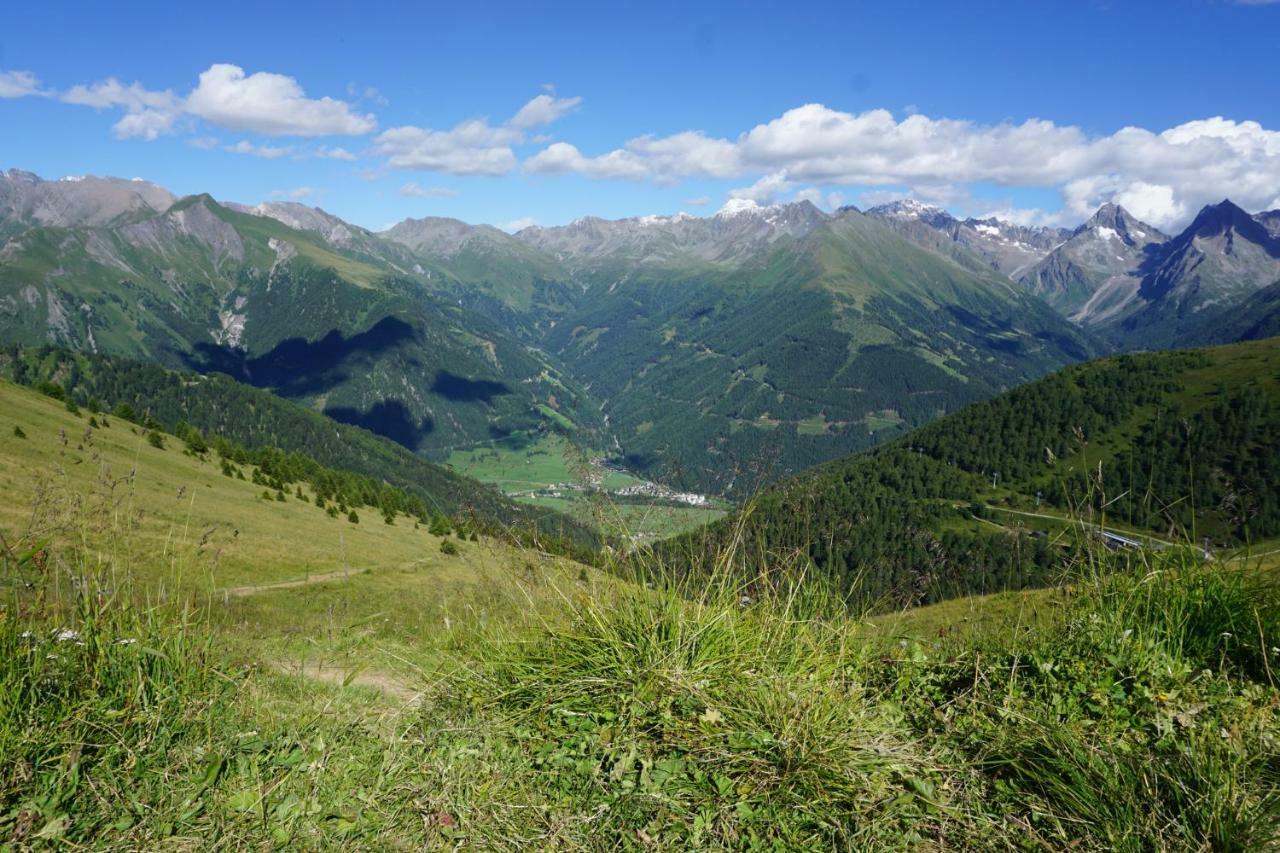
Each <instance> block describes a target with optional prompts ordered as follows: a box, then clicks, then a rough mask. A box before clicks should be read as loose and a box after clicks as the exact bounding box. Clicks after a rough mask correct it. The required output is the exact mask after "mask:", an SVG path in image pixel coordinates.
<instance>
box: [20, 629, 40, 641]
mask: <svg viewBox="0 0 1280 853" xmlns="http://www.w3.org/2000/svg"><path fill="white" fill-rule="evenodd" d="M18 636H19V637H20V638H22V639H24V640H26V641H27V642H28V643H34V642H36V635H35V634H33V633H31V632H30V631H23V632H22V633H21V634H19V635H18Z"/></svg>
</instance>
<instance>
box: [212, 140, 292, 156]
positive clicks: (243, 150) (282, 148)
mask: <svg viewBox="0 0 1280 853" xmlns="http://www.w3.org/2000/svg"><path fill="white" fill-rule="evenodd" d="M223 150H224V151H230V152H231V153H232V154H248V155H249V156H250V157H261V158H263V159H264V160H278V159H280V158H281V157H285V156H287V155H289V154H292V153H293V152H294V150H295V149H294V147H293V146H292V145H255V144H254V143H252V142H250V141H249V140H247V139H242V140H240V141H239V142H237V143H236V144H235V145H227V146H225V147H224V148H223Z"/></svg>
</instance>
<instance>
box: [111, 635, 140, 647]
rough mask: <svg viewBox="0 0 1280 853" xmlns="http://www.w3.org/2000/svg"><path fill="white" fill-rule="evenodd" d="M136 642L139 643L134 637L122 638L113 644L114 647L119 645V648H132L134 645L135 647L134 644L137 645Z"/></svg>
mask: <svg viewBox="0 0 1280 853" xmlns="http://www.w3.org/2000/svg"><path fill="white" fill-rule="evenodd" d="M136 642H138V641H137V640H135V639H134V638H133V637H120V638H119V639H117V640H116V641H115V642H114V643H113V645H117V646H132V645H133V644H134V643H136Z"/></svg>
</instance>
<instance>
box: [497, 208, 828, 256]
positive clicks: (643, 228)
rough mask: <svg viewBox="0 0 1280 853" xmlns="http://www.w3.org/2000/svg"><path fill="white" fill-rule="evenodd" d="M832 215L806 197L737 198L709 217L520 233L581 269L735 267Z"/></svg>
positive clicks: (590, 222) (583, 223)
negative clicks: (765, 201) (779, 200)
mask: <svg viewBox="0 0 1280 853" xmlns="http://www.w3.org/2000/svg"><path fill="white" fill-rule="evenodd" d="M828 218H829V217H828V216H827V214H825V213H823V212H822V211H821V210H819V209H818V208H817V207H815V206H814V205H813V204H812V203H811V202H808V201H801V202H795V203H792V204H771V205H760V204H757V203H756V202H753V201H748V200H745V199H734V200H731V201H730V202H729V203H728V204H726V205H725V206H724V207H722V208H721V209H720V210H719V211H718V212H716V214H715V215H713V216H708V217H698V216H691V215H689V214H687V213H677V214H675V215H673V216H637V217H633V218H630V219H614V220H610V219H600V218H598V217H594V216H587V217H583V218H581V219H577V220H574V221H573V222H571V223H570V224H568V225H563V226H558V227H554V228H542V227H538V226H533V227H530V228H526V229H524V230H522V231H520V232H519V233H518V234H517V235H516V237H517V238H518V239H520V240H521V241H523V242H525V243H527V244H529V245H531V246H534V247H536V248H538V249H541V250H542V251H544V252H548V253H550V254H552V255H554V256H555V257H556V258H557V259H559V260H561V261H562V262H564V263H566V264H568V265H569V266H570V267H571V268H574V269H578V270H581V269H584V268H591V267H593V266H597V265H600V264H602V263H614V264H617V263H628V264H640V265H679V264H682V263H691V262H692V263H702V264H708V263H709V264H720V265H736V264H743V263H746V262H748V261H750V260H752V259H753V258H756V257H757V256H759V255H760V254H761V253H762V252H764V251H766V250H768V249H769V248H770V247H771V246H773V245H774V244H775V243H776V242H777V241H778V240H780V239H784V238H788V237H790V238H799V237H803V236H805V235H807V234H809V233H810V232H811V231H813V230H814V229H815V228H817V227H819V226H820V225H822V223H823V222H825V221H827V219H828Z"/></svg>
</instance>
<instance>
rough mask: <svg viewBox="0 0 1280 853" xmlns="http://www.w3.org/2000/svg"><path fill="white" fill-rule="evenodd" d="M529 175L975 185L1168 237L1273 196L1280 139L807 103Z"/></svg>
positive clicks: (944, 189)
mask: <svg viewBox="0 0 1280 853" xmlns="http://www.w3.org/2000/svg"><path fill="white" fill-rule="evenodd" d="M525 168H526V169H527V170H529V171H532V172H544V173H566V172H573V173H578V174H583V175H587V176H590V177H594V178H621V179H628V180H647V181H654V182H657V183H671V182H675V181H678V180H681V179H683V178H691V177H702V178H748V179H753V178H754V179H755V180H754V183H752V184H750V185H749V186H745V187H742V188H740V189H737V190H734V191H732V192H731V193H730V195H731V197H734V198H741V199H751V200H767V199H769V198H773V197H776V196H778V195H780V194H782V193H784V192H787V191H789V190H791V189H793V188H794V187H796V186H798V185H805V186H808V187H812V188H813V189H815V190H823V189H824V188H834V187H840V186H873V187H875V186H906V187H908V188H910V189H911V194H912V195H916V196H918V197H922V198H927V199H936V200H938V201H940V202H942V203H948V202H951V201H954V200H955V199H957V198H960V199H963V198H964V197H965V196H966V195H967V193H968V185H972V184H974V183H978V182H985V183H991V184H995V185H998V186H1005V187H1022V188H1025V187H1042V188H1054V189H1057V190H1058V191H1059V192H1060V194H1061V196H1062V199H1063V204H1064V209H1063V212H1062V215H1063V216H1065V217H1069V218H1075V219H1076V220H1077V221H1078V219H1079V218H1083V217H1086V216H1088V215H1090V214H1091V213H1092V212H1093V211H1094V210H1095V209H1096V208H1097V207H1098V206H1099V205H1100V204H1102V203H1103V202H1106V201H1116V202H1118V203H1120V204H1124V205H1125V206H1126V207H1131V209H1132V211H1133V213H1134V214H1135V215H1138V216H1141V217H1143V218H1146V219H1147V220H1149V221H1151V222H1152V223H1153V224H1155V225H1160V226H1171V225H1176V224H1179V223H1183V222H1185V221H1186V220H1187V219H1188V218H1189V217H1190V216H1192V215H1194V213H1195V211H1196V210H1198V209H1199V208H1200V207H1201V206H1203V205H1204V204H1207V203H1211V202H1215V201H1219V200H1221V199H1222V198H1223V197H1224V196H1230V197H1231V198H1232V199H1233V200H1235V201H1236V203H1238V204H1240V205H1242V206H1244V207H1246V208H1250V209H1259V208H1261V207H1263V206H1265V205H1267V204H1268V203H1269V202H1271V201H1272V200H1273V199H1275V197H1276V188H1277V187H1278V186H1280V132H1277V131H1273V130H1268V129H1266V128H1264V127H1262V125H1260V124H1259V123H1258V122H1254V121H1236V120H1232V119H1227V118H1222V117H1216V118H1209V119H1203V120H1197V121H1190V122H1186V123H1184V124H1181V125H1178V126H1176V127H1172V128H1169V129H1166V130H1163V131H1159V132H1156V131H1151V130H1146V129H1143V128H1136V127H1126V128H1122V129H1120V130H1118V131H1116V132H1115V133H1112V134H1110V135H1106V136H1096V135H1093V136H1091V135H1089V134H1087V133H1085V132H1084V131H1083V130H1082V129H1080V128H1078V127H1074V126H1070V125H1057V124H1055V123H1053V122H1051V121H1045V120H1042V119H1029V120H1027V121H1023V122H1021V123H1001V124H994V125H984V124H979V123H976V122H971V121H966V120H962V119H948V118H940V119H935V118H930V117H928V116H925V115H920V114H916V115H909V116H906V117H904V118H902V119H897V118H895V117H894V116H893V115H892V114H891V113H890V112H888V111H887V110H868V111H866V112H863V113H856V114H855V113H847V112H842V111H839V110H833V109H831V108H829V107H826V106H824V105H822V104H806V105H804V106H800V107H796V108H795V109H791V110H788V111H786V112H785V113H783V114H782V115H780V116H778V117H777V118H775V119H772V120H770V121H767V122H764V123H762V124H759V125H756V126H755V127H753V128H751V129H749V130H746V131H744V132H743V133H741V134H739V135H738V136H737V137H736V138H734V139H720V138H715V137H710V136H707V135H705V134H703V133H701V132H698V131H685V132H682V133H677V134H673V135H670V136H665V137H652V136H644V137H638V138H636V139H632V140H630V141H629V142H627V143H625V144H624V145H623V146H622V147H620V148H615V149H613V150H611V151H607V152H605V153H603V154H600V155H597V156H588V155H586V154H584V153H583V152H582V151H580V150H579V149H578V148H577V147H576V146H574V145H572V144H570V143H568V142H557V143H554V144H552V145H549V146H547V147H546V148H544V149H543V150H542V151H539V152H538V153H537V154H535V155H534V156H533V157H531V158H529V159H528V160H527V161H526V163H525ZM1024 218H1025V215H1024Z"/></svg>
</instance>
